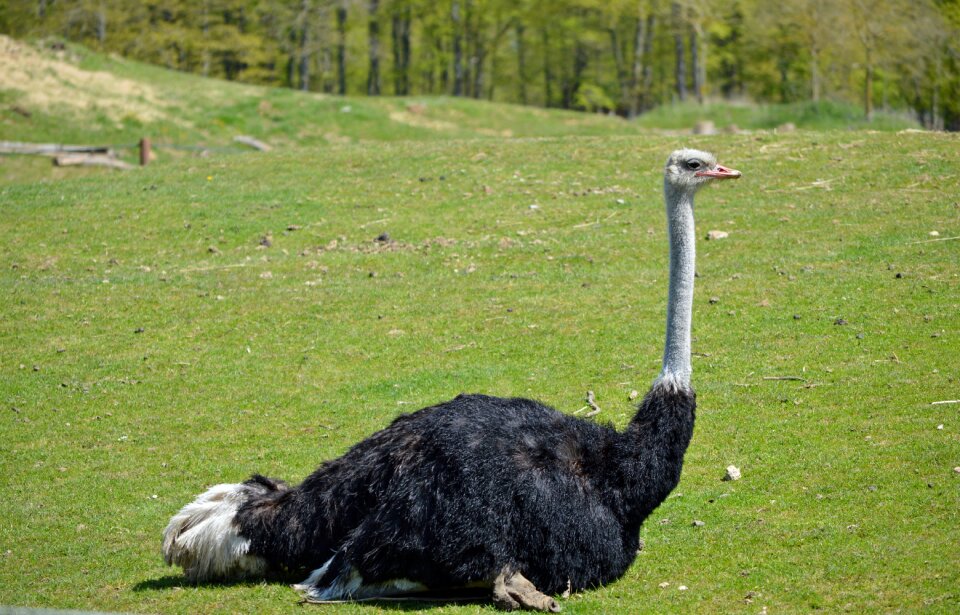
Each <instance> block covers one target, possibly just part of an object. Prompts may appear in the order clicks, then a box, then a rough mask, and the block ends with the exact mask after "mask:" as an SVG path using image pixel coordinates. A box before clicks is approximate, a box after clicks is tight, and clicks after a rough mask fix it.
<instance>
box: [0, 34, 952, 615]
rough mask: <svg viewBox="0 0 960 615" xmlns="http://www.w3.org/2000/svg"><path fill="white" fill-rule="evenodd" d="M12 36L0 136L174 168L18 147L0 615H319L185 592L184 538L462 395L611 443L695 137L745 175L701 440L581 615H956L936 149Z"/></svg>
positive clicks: (943, 230) (206, 590) (722, 214)
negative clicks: (253, 77)
mask: <svg viewBox="0 0 960 615" xmlns="http://www.w3.org/2000/svg"><path fill="white" fill-rule="evenodd" d="M11 45H14V43H12V42H10V41H9V40H8V39H0V51H2V52H3V53H0V139H10V140H31V141H65V142H97V143H100V142H110V143H117V144H123V143H127V142H132V141H134V140H136V138H139V136H141V135H142V134H143V133H144V132H145V131H148V132H149V133H150V135H151V136H153V137H154V139H155V142H157V143H158V144H160V145H161V148H160V149H159V159H158V161H157V163H156V164H153V165H151V166H149V167H147V168H144V169H137V170H135V171H132V172H129V173H123V174H120V173H114V172H102V171H101V172H89V171H86V172H79V173H78V172H77V170H75V169H67V170H64V169H61V170H58V171H56V172H55V173H51V171H50V168H49V161H48V160H46V159H34V158H31V159H26V158H0V233H2V237H3V239H4V241H3V242H2V243H0V290H2V292H3V296H4V297H6V300H5V301H4V302H3V304H2V308H0V404H2V405H0V417H2V422H0V443H2V444H0V451H2V454H0V471H2V475H3V476H4V477H5V478H4V480H3V481H2V482H0V519H3V520H4V523H0V605H19V606H44V607H60V608H83V609H100V610H116V611H129V612H145V613H213V612H238V613H248V612H258V613H274V612H278V613H282V612H296V613H301V612H302V609H303V608H305V607H301V606H298V604H297V601H298V596H297V594H296V593H295V592H294V591H293V590H292V589H290V588H289V587H287V586H286V585H283V584H280V583H255V582H254V583H241V584H235V585H228V586H219V585H208V586H199V587H194V586H190V585H188V584H185V583H184V582H183V579H182V577H181V576H180V575H179V573H178V571H177V570H173V569H170V568H166V567H165V566H164V565H163V562H162V560H161V557H160V554H159V550H160V533H161V532H162V530H163V528H164V526H165V525H166V523H167V521H168V519H169V517H170V516H171V515H172V514H173V513H174V512H176V511H177V510H178V509H179V508H180V507H181V506H182V505H183V504H185V503H186V502H188V501H189V500H190V499H191V498H192V497H193V496H194V495H195V494H197V493H198V492H200V491H202V490H203V489H204V488H205V487H207V486H209V485H211V484H214V483H217V482H235V481H239V480H242V479H244V478H245V477H247V476H248V475H249V474H251V473H252V472H262V473H265V474H268V475H271V476H277V477H282V478H285V479H287V480H290V481H298V480H300V479H302V478H303V477H304V476H306V475H307V474H308V473H310V472H311V471H312V470H313V469H314V468H315V467H316V466H317V465H318V464H319V463H320V462H321V461H322V460H324V459H329V458H331V457H334V456H336V455H338V454H340V453H342V452H344V451H345V450H346V449H347V448H348V447H349V446H350V445H351V444H353V443H355V442H357V441H358V440H360V439H361V438H363V437H365V436H366V435H369V434H370V433H372V432H373V431H375V430H377V429H379V428H381V427H383V426H385V425H386V424H387V423H388V422H389V421H391V420H392V419H393V418H394V417H396V416H397V415H398V414H400V413H403V412H410V411H413V410H415V409H416V408H418V407H421V406H425V405H428V404H431V403H435V402H438V401H443V400H445V399H448V398H450V397H453V396H454V395H456V394H457V393H460V392H463V391H467V392H484V393H490V394H496V395H505V396H506V395H522V396H531V397H535V398H538V399H540V400H542V401H544V402H546V403H549V404H552V405H554V406H556V407H558V408H560V409H561V410H563V411H565V412H574V411H576V410H577V409H579V408H581V407H582V406H583V405H584V401H583V398H584V395H585V393H586V391H587V390H593V391H594V392H595V393H596V399H597V402H598V403H599V405H600V406H601V407H602V408H603V412H602V413H601V414H600V415H599V416H598V417H597V420H602V421H607V422H611V423H613V424H614V425H615V426H617V427H623V426H624V425H625V424H626V423H627V421H628V420H629V417H630V416H631V414H632V407H631V402H629V401H628V395H629V393H630V391H632V390H634V389H636V390H639V391H640V392H641V393H642V392H643V391H644V390H645V388H646V387H647V386H648V385H649V383H650V382H651V381H652V380H653V378H654V377H655V376H656V374H657V372H658V368H659V360H660V353H661V347H662V343H663V328H664V327H663V321H664V311H665V301H666V271H667V245H666V234H665V229H664V220H663V217H664V216H663V207H662V202H661V172H662V171H661V169H662V165H663V161H664V159H665V158H666V156H667V154H668V153H669V151H670V150H672V149H674V148H675V147H678V146H681V145H690V146H698V147H702V148H705V149H710V150H713V151H716V152H717V154H718V155H719V156H720V159H721V161H722V162H724V163H725V164H728V165H730V166H733V167H735V168H738V169H740V170H741V171H743V173H744V178H743V179H742V180H740V181H738V182H736V183H725V184H724V185H722V186H719V187H717V188H715V189H714V188H712V189H709V190H706V191H704V192H702V193H701V195H700V197H699V199H698V206H697V216H698V236H699V237H700V238H701V242H700V244H699V247H698V256H699V260H698V273H699V277H698V279H697V295H696V301H695V313H694V336H695V340H694V352H695V357H694V367H695V374H694V382H695V385H696V387H697V390H698V394H699V404H700V408H699V413H698V422H697V428H696V433H695V436H694V440H693V442H692V444H691V446H690V449H689V452H688V455H687V463H686V466H685V468H684V475H683V478H682V482H681V484H680V486H679V487H678V489H677V490H676V491H675V492H674V494H673V495H672V496H671V498H670V499H668V500H667V501H666V502H665V503H664V504H663V505H662V506H661V507H660V508H659V509H658V510H657V511H656V512H655V513H654V515H653V516H652V517H651V518H650V519H649V520H648V522H647V524H646V525H645V526H644V528H643V530H642V535H643V538H644V540H645V541H646V549H645V550H644V551H643V552H642V553H641V554H640V556H639V557H638V559H637V562H636V563H635V565H634V566H633V567H632V568H631V569H630V571H629V572H628V573H627V574H626V576H625V577H624V578H623V579H621V580H620V581H619V582H617V583H614V584H611V585H609V586H607V587H604V588H601V589H597V590H594V591H588V592H584V593H582V594H577V595H574V596H572V597H571V598H569V599H567V600H564V601H563V606H564V609H565V611H566V612H569V613H603V612H610V613H612V612H631V613H633V612H703V613H717V612H748V613H754V612H757V613H759V612H762V611H763V609H764V608H766V609H767V610H768V611H769V612H770V613H777V612H800V611H810V610H823V611H825V612H835V611H850V612H875V611H880V612H890V611H907V612H913V611H929V612H944V613H954V612H957V610H958V608H960V590H958V587H960V472H957V471H955V469H954V468H956V467H960V404H937V405H932V404H931V402H935V401H945V400H957V399H960V360H958V357H960V239H957V237H958V236H960V139H958V138H957V137H956V136H952V135H941V134H929V133H911V132H907V133H894V132H885V133H879V132H864V131H850V130H836V131H830V132H808V131H805V130H801V131H798V132H794V133H790V134H771V133H768V132H758V133H756V134H739V135H723V136H714V137H698V138H693V137H688V136H680V135H678V134H668V133H666V132H649V128H650V127H657V128H661V129H679V128H682V127H686V126H689V125H691V124H692V123H693V122H694V121H696V120H697V119H700V114H699V112H697V111H696V109H695V108H688V107H684V106H681V107H674V108H666V109H663V110H661V111H660V112H658V114H653V115H651V116H649V117H647V118H644V119H642V120H640V121H638V122H635V123H633V124H630V123H627V122H624V121H622V120H619V119H617V118H608V117H600V116H585V115H576V114H570V113H562V112H556V111H540V110H536V109H524V108H519V107H511V106H506V105H489V104H486V103H482V102H477V101H463V100H452V99H436V100H435V99H429V100H413V99H389V98H384V99H359V98H358V99H337V98H331V97H323V96H315V95H303V94H299V93H296V92H289V91H277V90H268V89H264V88H253V87H248V86H239V85H236V84H227V83H216V82H210V81H205V80H202V79H199V78H196V77H191V76H187V75H180V74H174V73H170V72H168V71H164V70H162V69H158V68H152V67H147V66H144V65H140V64H136V63H131V62H126V61H123V60H120V59H117V58H105V57H103V56H99V55H97V54H92V53H89V52H86V51H84V50H82V49H76V48H70V49H69V50H68V51H67V52H65V53H59V54H57V53H52V52H48V51H46V52H42V53H40V52H31V51H30V50H29V49H27V50H24V48H22V47H20V46H18V44H17V45H15V46H14V47H11ZM11 49H12V51H11ZM3 62H6V63H5V64H3ZM57 63H62V64H57ZM74 70H75V71H79V72H74ZM46 77H51V78H52V79H53V80H52V81H46V80H45V79H46ZM18 79H19V80H20V81H18ZM24 80H26V81H24ZM24 83H29V84H31V85H32V86H35V87H33V88H32V89H30V88H27V87H26V86H25V85H23V84H24ZM18 84H19V85H18ZM41 86H42V87H41ZM30 92H35V93H40V94H45V95H46V97H43V96H40V94H31V93H30ZM98 92H100V93H104V94H103V95H102V96H100V97H99V98H98V97H97V96H95V95H96V93H98ZM34 96H38V97H34ZM121 103H122V104H121ZM118 105H120V106H118ZM345 109H347V110H345ZM710 113H711V115H710V117H711V118H712V119H713V120H714V121H716V122H717V124H718V126H721V127H722V126H726V125H728V124H730V123H736V124H738V125H739V126H740V127H741V128H754V129H755V128H764V127H768V128H769V127H773V126H776V125H779V124H780V123H782V122H785V121H793V122H794V123H796V124H797V125H798V126H800V127H801V128H802V127H803V126H810V127H821V128H825V127H826V128H848V127H849V126H851V125H853V126H856V125H857V123H856V122H855V121H853V120H852V119H851V120H850V121H849V122H846V121H845V120H843V117H844V114H847V113H849V109H846V108H841V107H834V106H830V105H824V106H821V107H803V108H801V107H797V108H795V109H790V108H784V107H772V108H765V109H762V110H758V109H750V108H746V107H723V106H721V107H715V108H713V109H712V111H711V112H710ZM804 117H806V118H807V119H806V120H804V119H802V118H804ZM810 118H813V119H810ZM838 118H840V119H838ZM848 119H849V118H848ZM888 120H889V121H887V120H884V121H882V122H879V125H880V126H881V127H884V128H897V127H902V126H905V125H909V124H897V123H896V122H897V121H902V120H896V118H894V119H890V118H888ZM805 122H809V123H805ZM818 122H819V123H818ZM641 131H648V132H641ZM236 134H253V135H255V136H257V137H260V138H262V139H265V140H267V141H269V142H270V143H272V144H273V145H275V146H277V149H276V150H275V151H274V152H272V153H269V154H258V153H247V154H244V155H232V154H231V153H230V152H231V151H232V150H231V149H230V148H232V147H233V146H232V145H231V139H232V137H233V136H234V135H236ZM508 136H512V137H522V138H514V139H509V138H505V137H508ZM164 144H167V145H173V144H191V145H202V146H203V147H206V148H208V150H209V152H210V153H209V155H208V156H206V157H199V156H197V155H196V152H195V151H192V150H176V149H171V148H169V147H167V148H164V147H162V145H164ZM127 155H130V152H127ZM51 179H56V180H58V181H50V180H51ZM40 180H43V181H40ZM714 229H716V230H724V231H727V232H729V237H728V238H727V239H723V240H719V241H705V240H702V239H703V238H704V236H705V235H706V233H707V231H708V230H714ZM933 231H936V232H937V233H938V235H931V232H933ZM383 233H386V234H388V235H389V241H377V239H376V238H377V237H378V236H380V235H381V234H383ZM784 378H788V379H784ZM729 464H735V465H737V466H739V467H740V468H741V470H742V472H743V479H742V480H740V481H738V482H735V483H729V482H722V481H721V478H722V476H723V474H724V468H725V467H726V466H727V465H729ZM694 520H699V521H703V522H704V523H705V525H702V526H696V527H695V526H693V525H692V523H693V521H694ZM664 583H668V585H665V586H662V584H664ZM661 586H662V587H661ZM680 586H684V587H686V588H688V589H686V590H681V589H680ZM318 608H321V610H323V611H324V612H327V611H329V612H334V610H335V612H336V613H374V612H384V611H393V610H396V609H397V608H399V607H398V606H397V605H345V606H338V607H318ZM403 608H404V609H406V608H411V609H416V608H428V609H429V610H430V612H435V613H438V614H439V613H472V612H477V611H484V612H492V607H491V606H489V605H465V606H450V605H447V606H436V607H431V606H428V605H423V604H413V605H403Z"/></svg>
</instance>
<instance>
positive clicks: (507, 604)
mask: <svg viewBox="0 0 960 615" xmlns="http://www.w3.org/2000/svg"><path fill="white" fill-rule="evenodd" d="M493 603H494V604H495V605H497V607H498V608H501V609H503V610H504V611H513V610H515V609H521V608H523V609H529V610H531V611H545V612H549V613H559V612H560V605H559V604H557V601H556V600H554V599H553V598H551V597H550V596H547V595H546V594H544V593H542V592H540V591H539V590H537V588H536V587H534V585H533V583H531V582H530V581H529V580H528V579H527V578H526V577H524V576H523V575H522V574H520V573H519V572H512V571H510V570H509V569H505V570H504V571H503V572H501V573H500V574H499V575H497V578H496V579H494V581H493Z"/></svg>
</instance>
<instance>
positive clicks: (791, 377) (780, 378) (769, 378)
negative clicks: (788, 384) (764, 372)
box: [763, 376, 807, 382]
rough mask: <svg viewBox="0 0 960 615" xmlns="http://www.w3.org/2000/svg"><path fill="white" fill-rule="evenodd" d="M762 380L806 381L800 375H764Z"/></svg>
mask: <svg viewBox="0 0 960 615" xmlns="http://www.w3.org/2000/svg"><path fill="white" fill-rule="evenodd" d="M763 379H764V380H794V381H796V382H806V381H807V379H806V378H801V377H800V376H764V377H763Z"/></svg>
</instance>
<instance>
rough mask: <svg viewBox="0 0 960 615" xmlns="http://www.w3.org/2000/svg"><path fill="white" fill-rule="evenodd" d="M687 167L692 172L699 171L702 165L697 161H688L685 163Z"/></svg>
mask: <svg viewBox="0 0 960 615" xmlns="http://www.w3.org/2000/svg"><path fill="white" fill-rule="evenodd" d="M687 166H688V167H689V168H691V169H693V170H694V171H696V170H697V169H699V168H700V167H701V166H703V165H702V164H701V163H700V161H699V160H690V161H688V162H687Z"/></svg>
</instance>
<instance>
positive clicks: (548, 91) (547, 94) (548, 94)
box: [542, 27, 553, 108]
mask: <svg viewBox="0 0 960 615" xmlns="http://www.w3.org/2000/svg"><path fill="white" fill-rule="evenodd" d="M542 33H543V106H544V107H548V108H549V107H551V106H553V70H551V67H550V32H549V31H548V30H547V28H546V27H544V28H543V30H542Z"/></svg>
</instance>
